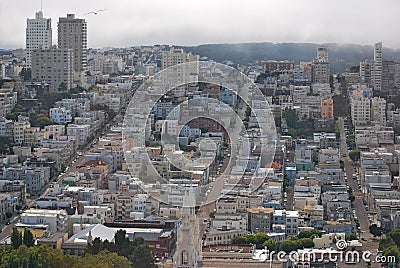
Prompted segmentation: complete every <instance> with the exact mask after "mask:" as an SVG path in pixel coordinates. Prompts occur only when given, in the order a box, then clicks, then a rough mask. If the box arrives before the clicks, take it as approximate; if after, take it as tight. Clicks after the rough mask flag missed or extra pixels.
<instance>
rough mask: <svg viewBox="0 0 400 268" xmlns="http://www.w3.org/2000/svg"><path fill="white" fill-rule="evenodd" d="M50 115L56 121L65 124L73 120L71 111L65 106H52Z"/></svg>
mask: <svg viewBox="0 0 400 268" xmlns="http://www.w3.org/2000/svg"><path fill="white" fill-rule="evenodd" d="M49 117H50V119H51V121H53V122H54V123H57V124H60V125H65V124H68V123H71V122H72V114H71V111H70V110H68V109H65V108H60V107H58V108H51V109H50V112H49Z"/></svg>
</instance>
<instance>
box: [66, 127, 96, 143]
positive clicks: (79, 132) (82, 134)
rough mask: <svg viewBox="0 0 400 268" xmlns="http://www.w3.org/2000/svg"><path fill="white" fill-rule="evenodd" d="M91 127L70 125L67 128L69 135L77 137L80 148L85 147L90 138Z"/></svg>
mask: <svg viewBox="0 0 400 268" xmlns="http://www.w3.org/2000/svg"><path fill="white" fill-rule="evenodd" d="M89 133H90V125H75V124H70V125H68V127H67V135H68V136H75V137H76V142H77V144H78V146H84V145H85V144H86V143H87V141H88V138H89Z"/></svg>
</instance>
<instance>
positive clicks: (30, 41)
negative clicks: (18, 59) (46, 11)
mask: <svg viewBox="0 0 400 268" xmlns="http://www.w3.org/2000/svg"><path fill="white" fill-rule="evenodd" d="M51 44H52V29H51V19H46V18H44V17H43V12H42V11H38V12H36V13H35V18H34V19H27V20H26V50H25V53H26V67H27V68H31V67H32V52H33V50H35V49H49V48H50V47H51Z"/></svg>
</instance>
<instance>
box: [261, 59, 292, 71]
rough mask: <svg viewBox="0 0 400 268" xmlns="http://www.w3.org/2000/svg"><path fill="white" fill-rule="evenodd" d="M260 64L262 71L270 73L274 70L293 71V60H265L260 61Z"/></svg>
mask: <svg viewBox="0 0 400 268" xmlns="http://www.w3.org/2000/svg"><path fill="white" fill-rule="evenodd" d="M262 64H263V72H264V73H272V72H275V71H293V69H294V62H293V61H289V60H284V61H276V60H265V61H263V62H262Z"/></svg>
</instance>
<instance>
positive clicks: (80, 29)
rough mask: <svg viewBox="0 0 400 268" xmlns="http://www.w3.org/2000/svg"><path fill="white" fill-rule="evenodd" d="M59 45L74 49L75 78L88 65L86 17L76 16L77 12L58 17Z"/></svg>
mask: <svg viewBox="0 0 400 268" xmlns="http://www.w3.org/2000/svg"><path fill="white" fill-rule="evenodd" d="M58 47H59V48H61V49H72V50H73V51H74V53H73V54H74V55H73V67H74V72H75V80H79V78H80V76H81V73H82V72H83V71H85V70H86V66H87V26H86V21H85V20H84V19H78V18H75V14H67V17H65V18H63V17H62V18H59V19H58Z"/></svg>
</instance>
